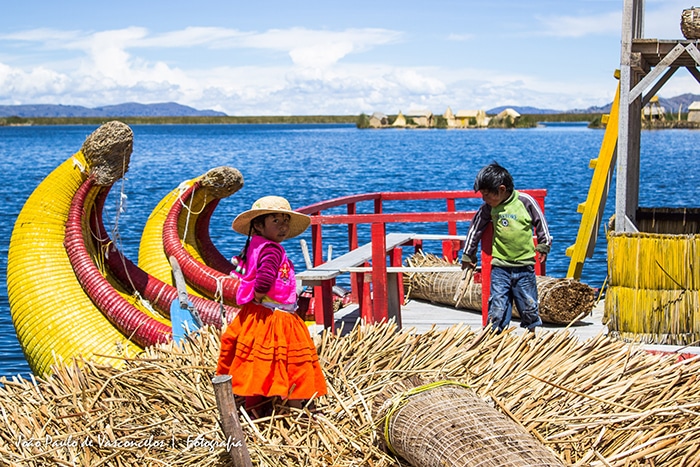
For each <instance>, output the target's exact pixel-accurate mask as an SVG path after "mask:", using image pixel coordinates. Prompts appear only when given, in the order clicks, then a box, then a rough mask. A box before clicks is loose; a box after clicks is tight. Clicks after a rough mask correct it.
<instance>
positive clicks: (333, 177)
mask: <svg viewBox="0 0 700 467" xmlns="http://www.w3.org/2000/svg"><path fill="white" fill-rule="evenodd" d="M95 128H96V127H94V126H45V127H0V172H1V173H3V174H4V176H5V183H3V187H2V189H1V191H0V193H1V196H2V203H0V215H2V217H3V220H4V222H3V223H2V224H0V275H1V276H2V277H3V280H2V281H0V376H11V375H15V374H18V373H20V374H23V375H26V374H28V373H29V367H28V366H27V364H26V361H25V360H24V356H23V354H22V351H21V349H20V346H19V343H18V342H17V338H16V335H15V331H14V327H13V325H12V320H11V316H10V310H9V305H8V300H7V288H6V283H5V280H4V279H5V276H6V270H7V250H8V247H9V240H10V235H11V232H12V228H13V226H14V222H15V220H16V217H17V215H18V213H19V211H20V209H21V208H22V205H23V203H24V201H25V200H26V199H27V197H28V196H29V195H30V194H31V192H32V191H33V190H34V189H35V188H36V186H37V185H38V184H39V183H40V182H41V180H42V179H43V178H44V177H46V175H48V174H49V173H50V172H51V171H52V170H53V169H54V168H55V167H57V166H58V165H59V164H60V163H62V162H63V161H65V160H66V159H68V158H69V157H70V156H71V155H72V154H74V153H75V152H77V151H78V150H79V149H80V147H81V145H82V143H83V141H84V139H85V137H86V136H87V135H88V134H90V133H91V132H92V131H93V130H94V129H95ZM132 128H133V130H134V153H133V154H132V157H131V164H130V167H129V171H128V173H127V176H126V178H125V180H123V181H120V182H118V183H117V185H115V187H114V188H113V189H112V191H113V192H115V193H116V192H118V191H120V190H122V189H123V191H124V193H126V195H127V196H128V201H127V205H126V212H125V213H124V214H121V216H120V217H119V222H118V225H119V230H118V231H119V234H120V236H121V238H122V242H123V249H124V251H125V253H126V255H127V256H128V257H129V258H130V259H132V260H134V261H136V260H137V255H138V243H139V238H140V234H141V231H142V229H143V225H144V223H145V221H146V218H147V217H148V215H149V214H150V212H151V210H152V209H153V208H154V207H155V205H156V204H157V203H158V202H159V201H160V199H161V198H162V197H163V196H165V195H166V194H167V193H169V192H170V191H171V190H172V189H173V188H175V187H176V186H177V185H179V184H180V182H182V181H183V180H186V179H190V178H193V177H195V176H198V175H201V174H202V173H204V172H206V171H207V170H209V169H211V168H214V167H218V166H222V165H228V166H233V167H236V168H238V169H239V170H240V171H241V172H242V173H243V176H244V178H245V187H244V188H243V189H242V190H241V191H239V192H238V193H236V194H235V195H233V196H232V197H230V198H228V199H225V200H223V201H222V202H221V203H220V204H219V207H218V208H217V211H216V213H215V215H214V217H213V219H212V223H211V236H212V239H213V240H214V242H215V244H216V245H217V247H218V248H219V249H220V250H221V251H222V252H223V253H224V254H225V255H226V256H230V255H231V254H233V253H235V252H237V250H238V249H240V247H241V246H242V243H243V240H244V239H243V238H241V237H240V236H238V235H237V234H234V233H233V232H232V231H231V229H230V225H231V221H232V219H233V218H234V217H235V215H236V214H237V213H238V212H240V211H242V210H245V209H247V208H248V207H249V206H250V204H251V203H252V202H253V201H254V200H255V199H257V198H259V197H261V196H264V195H268V194H278V195H281V196H285V197H286V198H288V199H289V200H290V202H291V203H292V206H293V207H295V208H296V207H300V206H305V205H309V204H312V203H315V202H318V201H321V200H325V199H330V198H335V197H339V196H345V195H351V194H357V193H367V192H377V191H422V190H463V189H471V187H472V186H473V181H474V176H475V174H476V172H477V171H478V169H479V168H481V167H482V166H483V165H485V164H488V163H489V162H491V161H493V160H496V161H498V162H499V163H501V164H502V165H504V166H505V167H507V168H508V169H509V170H510V171H511V173H512V174H513V177H514V179H515V185H516V188H544V189H547V190H548V194H547V198H546V216H547V219H548V221H549V224H550V229H551V232H552V235H553V236H554V245H553V248H552V252H551V254H550V256H549V260H548V271H547V273H548V275H550V276H554V277H564V276H565V275H566V271H567V269H568V265H569V258H568V257H567V256H566V255H565V250H566V248H567V247H569V246H570V245H572V244H573V243H574V241H575V239H576V234H577V231H578V226H579V222H580V219H581V215H580V214H578V213H577V212H576V208H577V206H578V204H579V203H582V202H584V201H585V199H586V196H587V193H588V186H589V183H590V180H591V176H592V175H593V170H592V169H590V168H589V167H588V164H589V161H590V160H591V159H593V158H596V157H597V156H598V152H599V150H600V144H601V141H602V138H603V131H602V130H591V129H588V128H586V127H585V126H581V125H554V126H547V127H540V128H534V129H518V130H496V129H488V130H376V131H375V130H358V129H356V128H355V127H354V126H353V125H141V126H139V125H136V126H133V127H132ZM698 147H700V131H692V130H664V131H645V132H643V134H642V157H641V174H642V175H641V178H642V182H641V186H640V205H641V206H649V207H651V206H657V207H661V206H664V207H697V206H698V205H700V203H699V202H698V198H697V187H698V184H699V182H700V175H699V174H700V157H698V155H697V148H698ZM614 195H615V190H614V182H613V185H612V190H611V193H610V196H609V199H608V204H607V207H606V219H607V218H608V217H609V216H610V215H612V212H613V207H614ZM110 197H112V198H114V199H116V197H113V196H112V195H110ZM415 207H416V208H417V209H426V208H427V206H424V205H416V206H415ZM476 207H477V205H476V204H471V205H467V204H465V205H460V204H459V203H458V205H457V208H458V209H460V210H461V209H465V210H467V209H469V210H471V209H476ZM442 208H443V206H441V205H438V206H435V207H434V208H429V210H437V209H442ZM395 209H397V210H402V211H403V210H406V208H405V207H401V208H400V207H397V208H395ZM386 210H387V211H389V212H390V211H391V210H392V207H391V206H390V205H388V206H386ZM115 212H116V201H114V202H113V203H110V202H108V204H107V207H106V210H105V223H106V224H107V227H108V228H110V226H113V225H114V222H115V218H116V216H115V214H114V213H115ZM418 228H420V229H424V231H426V232H429V231H430V230H431V229H435V228H441V229H444V227H436V226H434V225H432V226H431V225H421V226H419V227H418ZM466 229H467V225H466V224H464V225H460V226H459V231H460V233H462V234H465V233H466ZM388 230H389V231H391V230H394V231H397V230H405V227H403V226H391V227H389V228H388ZM414 230H415V229H414ZM444 231H445V230H442V232H444ZM361 233H362V232H361ZM367 234H368V230H367ZM325 235H328V240H326V241H325V244H326V245H328V244H332V245H333V248H334V251H335V252H338V254H340V253H342V252H343V251H344V249H345V248H346V245H345V242H346V238H347V237H345V236H344V235H345V231H341V230H333V228H330V227H324V236H325ZM302 238H306V240H307V241H309V242H310V238H309V236H308V232H307V233H306V234H305V235H304V236H303V237H302ZM285 246H286V247H287V249H288V251H289V252H290V255H291V256H292V259H293V260H294V261H295V262H296V263H297V264H301V263H302V257H301V252H300V248H299V242H297V241H296V240H292V241H289V242H288V244H287V245H285ZM605 248H606V245H605V238H604V234H603V232H602V230H601V233H600V235H599V241H598V244H597V246H596V250H595V254H594V257H593V258H592V259H589V260H587V261H586V264H585V266H584V269H583V277H582V281H583V282H586V283H588V284H590V285H591V286H593V287H600V286H601V285H602V284H603V281H604V279H605V275H606V263H605ZM435 253H439V249H437V250H436V251H435ZM298 269H300V268H298ZM50 296H51V290H50V284H47V299H48V300H50ZM76 325H77V326H79V323H76Z"/></svg>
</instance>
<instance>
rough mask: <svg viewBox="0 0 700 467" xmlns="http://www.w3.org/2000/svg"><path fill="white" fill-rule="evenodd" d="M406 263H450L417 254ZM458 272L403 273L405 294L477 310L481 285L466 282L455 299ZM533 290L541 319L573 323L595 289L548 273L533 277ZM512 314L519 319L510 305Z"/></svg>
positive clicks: (590, 307)
mask: <svg viewBox="0 0 700 467" xmlns="http://www.w3.org/2000/svg"><path fill="white" fill-rule="evenodd" d="M407 261H408V263H409V265H410V266H446V265H449V264H450V263H449V262H448V261H445V260H444V259H441V258H438V257H437V256H434V255H430V254H424V253H418V254H415V255H413V256H411V257H410V258H408V260H407ZM461 278H462V275H461V273H460V272H459V271H455V272H438V273H410V274H409V273H407V274H404V278H403V282H404V287H405V288H406V296H407V297H409V298H417V299H423V300H428V301H431V302H434V303H441V304H444V305H452V306H455V307H456V308H466V309H470V310H481V284H477V283H474V282H472V283H470V284H469V285H468V286H467V287H465V288H464V293H462V295H461V297H460V298H459V301H457V302H455V299H454V296H455V292H456V291H457V290H458V288H459V283H460V280H461ZM537 293H538V298H539V305H540V310H539V311H540V317H541V318H542V321H544V322H547V323H554V324H569V323H571V322H575V321H577V320H579V319H581V318H583V317H585V316H587V315H588V314H590V313H591V311H592V310H593V306H594V305H595V291H594V290H593V288H592V287H590V286H588V285H586V284H583V283H581V282H578V281H575V280H573V279H557V278H554V277H549V276H538V277H537ZM513 316H514V317H516V318H519V315H518V311H517V309H516V308H515V307H514V308H513Z"/></svg>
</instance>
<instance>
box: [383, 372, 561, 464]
mask: <svg viewBox="0 0 700 467" xmlns="http://www.w3.org/2000/svg"><path fill="white" fill-rule="evenodd" d="M373 413H374V417H375V419H377V420H379V426H378V428H377V433H378V435H379V437H380V439H381V441H382V442H383V444H385V445H386V446H387V447H388V448H390V450H391V451H392V452H395V453H396V454H397V455H399V456H401V457H402V458H403V459H405V460H407V461H408V462H409V463H410V464H411V465H412V466H415V467H432V466H434V465H441V466H444V467H463V466H465V465H479V466H481V467H534V466H538V467H546V466H552V467H562V466H563V465H564V464H562V462H561V461H560V460H559V458H558V457H556V456H555V455H554V454H553V453H552V452H551V451H549V450H548V449H547V448H546V447H545V446H543V445H542V444H541V443H540V442H539V441H537V440H536V439H535V438H534V437H533V436H532V435H531V434H530V433H528V432H527V431H526V430H525V429H524V428H523V427H522V426H520V425H519V424H518V423H517V422H515V421H514V420H512V419H510V418H508V417H507V416H506V415H504V414H503V413H501V412H499V411H498V410H496V409H495V408H494V407H493V406H492V405H490V404H488V403H486V402H485V401H483V400H482V399H480V398H479V397H477V396H476V394H475V393H474V391H472V390H471V389H470V388H469V387H468V386H466V385H464V384H460V383H457V382H455V381H449V380H438V381H426V380H424V379H422V378H420V377H416V376H414V377H409V378H407V379H405V380H403V381H399V382H397V383H394V384H392V385H390V386H388V387H387V388H386V389H385V390H383V391H382V392H381V393H380V394H379V395H378V396H377V397H376V398H375V399H374V406H373Z"/></svg>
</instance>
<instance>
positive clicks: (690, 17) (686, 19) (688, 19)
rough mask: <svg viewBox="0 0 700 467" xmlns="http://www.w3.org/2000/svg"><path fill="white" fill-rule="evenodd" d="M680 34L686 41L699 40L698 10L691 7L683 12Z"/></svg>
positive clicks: (699, 10) (699, 11)
mask: <svg viewBox="0 0 700 467" xmlns="http://www.w3.org/2000/svg"><path fill="white" fill-rule="evenodd" d="M681 32H682V33H683V37H685V38H686V39H691V40H695V39H700V8H696V7H692V8H687V9H685V10H683V13H681Z"/></svg>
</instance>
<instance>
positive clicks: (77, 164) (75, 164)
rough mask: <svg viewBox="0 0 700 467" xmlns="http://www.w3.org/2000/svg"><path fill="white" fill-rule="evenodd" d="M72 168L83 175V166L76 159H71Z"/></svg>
mask: <svg viewBox="0 0 700 467" xmlns="http://www.w3.org/2000/svg"><path fill="white" fill-rule="evenodd" d="M73 167H77V168H78V169H79V170H80V172H81V173H85V166H84V165H83V164H81V163H80V161H79V160H78V159H77V158H76V157H73Z"/></svg>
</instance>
